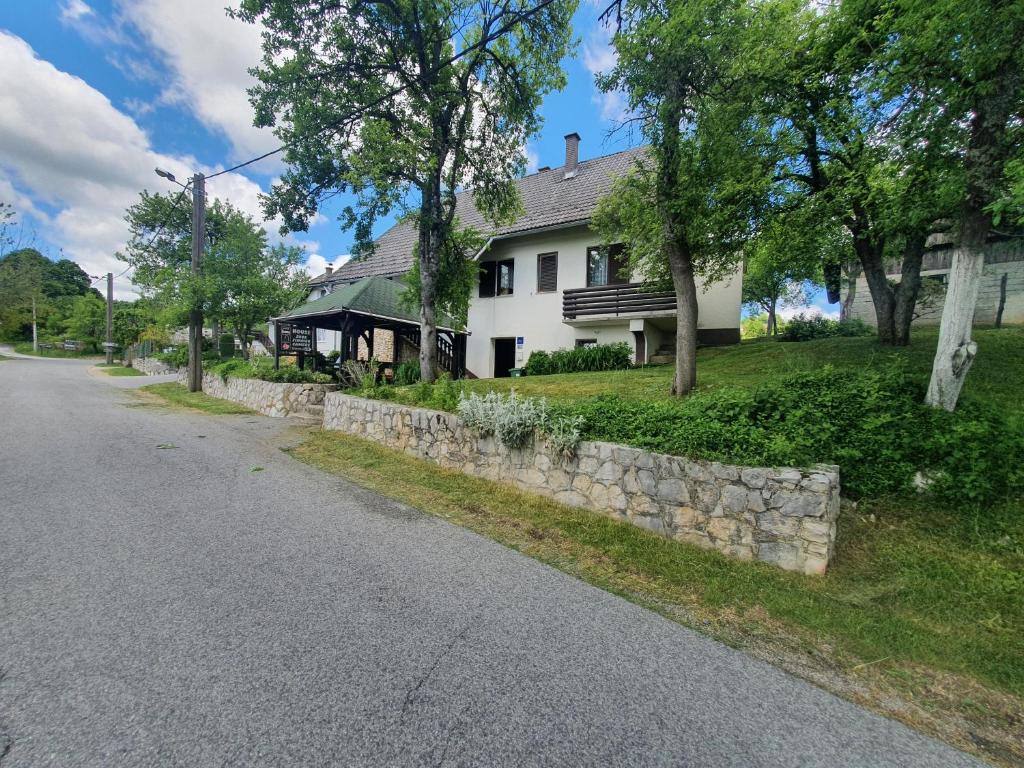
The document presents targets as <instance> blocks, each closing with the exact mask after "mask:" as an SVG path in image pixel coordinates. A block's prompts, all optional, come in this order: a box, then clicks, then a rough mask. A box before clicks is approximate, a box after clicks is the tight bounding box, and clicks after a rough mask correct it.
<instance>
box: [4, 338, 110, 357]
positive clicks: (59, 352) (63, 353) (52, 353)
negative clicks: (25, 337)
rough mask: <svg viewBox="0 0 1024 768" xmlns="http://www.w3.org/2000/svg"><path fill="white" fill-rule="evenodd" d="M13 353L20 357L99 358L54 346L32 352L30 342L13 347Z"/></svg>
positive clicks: (96, 355) (89, 353) (23, 342)
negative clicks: (20, 355)
mask: <svg viewBox="0 0 1024 768" xmlns="http://www.w3.org/2000/svg"><path fill="white" fill-rule="evenodd" d="M14 351H15V352H17V353H19V354H22V355H35V356H36V357H69V358H75V359H79V358H83V359H84V358H90V357H100V355H98V354H97V353H94V352H79V351H77V350H72V349H63V348H61V347H59V346H55V347H54V348H53V349H46V348H44V347H40V348H39V349H38V350H36V351H33V350H32V342H30V341H22V342H18V343H17V344H15V345H14Z"/></svg>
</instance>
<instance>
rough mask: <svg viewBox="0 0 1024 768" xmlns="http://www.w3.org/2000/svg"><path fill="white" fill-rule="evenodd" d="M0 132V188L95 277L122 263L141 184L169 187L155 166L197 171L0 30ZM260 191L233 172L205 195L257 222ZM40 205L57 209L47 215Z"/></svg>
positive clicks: (181, 173) (128, 291)
mask: <svg viewBox="0 0 1024 768" xmlns="http://www.w3.org/2000/svg"><path fill="white" fill-rule="evenodd" d="M0 137H3V139H2V140H0V195H3V196H4V197H5V198H6V197H7V195H8V194H10V199H12V200H14V202H15V203H17V204H18V205H19V207H20V208H21V211H22V212H23V213H26V212H27V213H31V214H32V216H33V218H34V219H35V220H36V221H37V222H38V223H39V224H41V225H45V226H46V231H42V232H40V235H41V236H43V237H45V239H47V240H48V241H50V242H52V243H55V244H59V245H60V246H61V247H62V248H63V250H64V252H65V254H66V255H67V256H68V257H69V258H72V259H74V260H75V261H77V262H78V263H79V264H81V266H82V267H83V269H85V270H86V271H87V272H88V273H89V274H92V275H98V274H102V273H104V272H108V271H113V272H114V273H115V274H116V273H118V272H121V270H123V269H124V264H123V263H122V262H119V261H118V260H117V259H115V258H114V253H115V252H116V251H117V250H119V249H121V248H122V247H123V245H124V243H125V240H126V239H127V237H128V228H127V224H126V223H125V222H124V213H125V209H126V208H127V207H128V206H129V205H131V204H132V203H133V202H135V201H136V200H137V199H138V194H139V192H140V191H141V190H142V189H147V188H148V189H151V190H160V191H165V190H167V189H168V188H169V187H170V185H169V184H168V183H167V182H165V181H163V180H161V179H158V178H157V177H156V176H155V175H154V173H153V169H154V168H155V167H158V166H159V167H162V168H165V169H167V170H169V171H171V172H172V173H174V174H175V175H176V176H177V177H178V178H179V179H185V178H187V177H188V176H190V175H191V173H192V172H193V169H197V163H196V161H195V159H194V158H192V157H181V156H170V155H165V154H161V153H159V152H156V151H155V150H154V149H153V148H152V146H151V145H150V142H149V138H148V137H147V136H146V134H145V133H144V132H143V131H142V129H141V128H139V126H138V125H137V124H136V123H135V121H134V120H132V119H131V118H130V117H129V116H128V115H126V114H124V113H122V112H120V111H118V110H117V109H116V108H115V107H114V106H113V105H112V104H111V103H110V100H109V99H107V97H106V96H104V95H103V94H102V93H100V92H99V91H97V90H95V89H94V88H92V87H91V86H90V85H88V84H87V83H86V82H84V81H83V80H81V79H79V78H77V77H74V76H73V75H70V74H68V73H66V72H62V71H60V70H58V69H56V68H55V67H54V66H53V65H52V64H50V63H49V62H47V61H44V60H42V59H40V58H38V57H37V56H36V55H35V52H34V51H33V50H32V48H31V47H30V46H29V45H28V44H27V43H26V42H25V41H24V40H22V39H21V38H19V37H16V36H14V35H12V34H10V33H6V32H2V31H0ZM198 170H200V171H203V172H209V170H210V169H207V168H201V167H200V168H198ZM259 192H260V188H259V186H257V185H256V184H255V183H254V182H253V181H251V180H249V179H247V178H245V177H244V176H241V175H239V174H226V175H224V176H220V177H218V178H216V179H213V180H211V182H210V184H209V185H208V194H209V195H210V196H211V197H218V198H221V199H225V200H230V201H231V202H232V203H233V204H235V205H236V206H238V207H239V208H241V209H242V210H244V211H246V212H247V213H250V214H252V215H254V216H255V217H256V218H257V219H262V215H261V213H260V207H259V200H258V196H259ZM27 198H30V200H31V202H30V203H29V204H30V205H31V206H32V207H31V208H30V207H29V205H25V203H26V202H29V201H28V200H27ZM42 207H45V208H52V209H56V212H55V213H54V214H53V215H52V216H47V215H45V214H44V213H42V212H41V211H40V210H39V209H40V208H42ZM274 229H275V228H274V227H273V226H272V225H268V230H270V231H273V230H274ZM117 290H118V294H119V295H120V296H130V295H133V294H134V291H133V290H132V288H131V286H130V285H129V284H128V282H127V281H126V280H121V281H118V283H117Z"/></svg>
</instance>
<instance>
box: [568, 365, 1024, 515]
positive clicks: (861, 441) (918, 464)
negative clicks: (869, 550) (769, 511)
mask: <svg viewBox="0 0 1024 768" xmlns="http://www.w3.org/2000/svg"><path fill="white" fill-rule="evenodd" d="M553 410H555V411H557V412H560V413H561V414H562V415H565V416H582V417H583V429H582V433H583V436H584V438H587V439H593V440H607V441H610V442H616V443H626V444H629V445H634V446H638V447H642V448H647V449H650V450H654V451H658V452H662V453H669V454H674V455H678V456H689V457H693V458H705V459H715V460H719V461H727V462H732V463H737V464H749V465H767V466H773V465H775V466H778V465H795V466H807V465H811V464H815V463H829V464H838V465H839V466H840V468H841V482H842V486H843V493H844V495H848V496H850V497H853V498H859V497H879V496H885V495H890V494H900V493H906V492H910V491H912V490H913V485H914V478H915V476H916V475H917V473H918V472H920V473H922V475H921V478H922V479H923V480H924V481H925V482H926V483H927V484H928V487H929V488H930V490H932V491H935V492H936V493H940V494H942V495H943V496H944V497H945V498H947V499H951V500H954V501H957V502H962V503H969V504H984V503H990V502H993V501H996V500H999V499H1002V498H1006V497H1008V496H1018V495H1020V494H1021V492H1022V486H1024V435H1022V433H1021V431H1020V430H1019V429H1015V428H1014V426H1013V425H1010V424H1007V422H1006V419H1005V418H1004V417H1003V415H1002V414H1000V413H998V412H996V411H995V410H993V409H991V408H987V407H982V406H980V405H978V404H974V403H970V402H964V403H962V404H961V406H960V408H959V409H958V410H957V411H956V412H955V413H948V412H946V411H942V410H936V409H932V408H929V407H927V406H925V405H924V403H923V391H922V389H921V387H920V386H919V385H918V384H917V383H916V382H912V381H910V380H909V379H907V378H906V377H905V376H904V375H903V374H902V372H900V371H898V370H890V371H886V372H882V373H878V372H865V373H859V374H851V373H849V372H839V371H836V370H835V369H833V368H831V367H826V368H825V369H823V370H821V371H818V372H815V373H808V374H798V375H794V376H791V377H788V378H786V379H783V380H781V381H779V382H777V383H773V384H767V385H764V386H762V387H761V388H760V389H758V390H756V391H753V392H752V391H749V390H744V389H720V390H716V391H713V392H710V393H705V394H697V395H693V396H691V397H689V398H687V399H686V400H683V401H680V402H672V401H656V402H650V401H637V400H626V399H623V398H621V397H619V396H617V395H604V396H600V397H597V398H594V399H591V400H584V401H578V402H574V403H571V404H559V405H555V406H553Z"/></svg>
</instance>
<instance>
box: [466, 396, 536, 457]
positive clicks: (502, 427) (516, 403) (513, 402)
mask: <svg viewBox="0 0 1024 768" xmlns="http://www.w3.org/2000/svg"><path fill="white" fill-rule="evenodd" d="M458 414H459V417H460V418H461V419H462V420H463V421H464V422H465V423H466V425H467V426H468V427H469V428H470V429H472V430H474V431H475V432H478V433H479V434H481V435H494V436H495V437H497V438H498V440H500V441H501V442H502V443H503V444H504V445H507V446H508V447H509V448H522V447H523V446H524V445H526V444H527V443H528V442H529V440H530V438H531V437H533V433H534V432H535V431H536V430H538V429H539V428H540V427H541V426H542V425H544V424H545V423H546V422H547V420H548V404H547V401H546V400H543V399H541V400H534V399H533V398H530V397H516V393H515V392H510V393H509V394H508V395H503V394H501V393H500V392H488V393H487V394H486V395H483V396H481V395H478V394H477V393H475V392H472V393H470V395H469V397H463V398H461V399H460V400H459V404H458Z"/></svg>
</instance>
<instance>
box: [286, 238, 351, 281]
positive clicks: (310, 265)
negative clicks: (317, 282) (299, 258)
mask: <svg viewBox="0 0 1024 768" xmlns="http://www.w3.org/2000/svg"><path fill="white" fill-rule="evenodd" d="M299 245H306V246H311V245H317V246H319V244H317V243H299ZM309 250H311V251H314V250H317V249H316V248H309ZM351 258H352V256H351V255H350V254H347V253H346V254H344V255H342V256H336V257H335V259H334V261H328V260H327V259H325V258H324V257H323V256H321V255H320V254H319V253H310V254H309V258H308V259H306V263H305V264H303V265H302V266H301V267H300V269H301V271H303V272H305V273H306V274H307V275H309V276H310V277H318V276H319V275H322V274H323V273H324V272H325V271H327V267H333V268H334V269H338V267H340V266H341V265H342V264H344V263H345V262H346V261H348V260H349V259H351Z"/></svg>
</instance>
